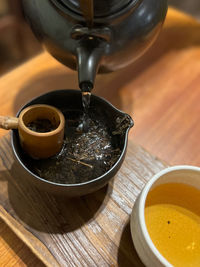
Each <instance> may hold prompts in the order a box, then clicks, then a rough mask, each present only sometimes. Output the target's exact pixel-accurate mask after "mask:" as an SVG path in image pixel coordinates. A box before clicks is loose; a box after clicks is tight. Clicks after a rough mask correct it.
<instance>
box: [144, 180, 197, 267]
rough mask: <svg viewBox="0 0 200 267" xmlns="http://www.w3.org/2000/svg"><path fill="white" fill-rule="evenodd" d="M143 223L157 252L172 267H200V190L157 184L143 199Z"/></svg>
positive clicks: (173, 184)
mask: <svg viewBox="0 0 200 267" xmlns="http://www.w3.org/2000/svg"><path fill="white" fill-rule="evenodd" d="M145 221H146V226H147V230H148V232H149V235H150V237H151V239H152V241H153V243H154V245H155V246H156V248H157V249H158V250H159V252H160V253H161V254H162V255H163V256H164V257H165V258H166V259H167V260H168V261H169V262H170V263H171V264H172V265H174V266H180V267H184V266H187V267H189V266H191V267H197V266H200V190H197V189H196V188H194V187H192V186H188V185H185V184H178V183H170V184H164V185H159V186H157V187H156V188H154V189H153V190H152V191H151V192H150V193H149V194H148V197H147V200H146V207H145Z"/></svg>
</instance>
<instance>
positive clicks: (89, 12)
mask: <svg viewBox="0 0 200 267" xmlns="http://www.w3.org/2000/svg"><path fill="white" fill-rule="evenodd" d="M79 1H80V7H81V10H82V12H83V16H84V18H85V20H86V23H87V26H88V28H92V26H93V20H94V3H93V0H79Z"/></svg>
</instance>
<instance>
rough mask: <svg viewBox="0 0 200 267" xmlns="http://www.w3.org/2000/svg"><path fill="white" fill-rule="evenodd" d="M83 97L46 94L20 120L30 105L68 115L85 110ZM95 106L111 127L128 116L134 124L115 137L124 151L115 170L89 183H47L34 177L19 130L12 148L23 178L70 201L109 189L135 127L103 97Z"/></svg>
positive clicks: (95, 98)
mask: <svg viewBox="0 0 200 267" xmlns="http://www.w3.org/2000/svg"><path fill="white" fill-rule="evenodd" d="M81 97H82V96H81V92H80V91H79V90H56V91H52V92H49V93H46V94H43V95H41V96H39V97H37V98H35V99H33V100H31V101H30V102H28V103H27V104H26V105H24V107H23V108H22V109H21V110H20V111H19V112H18V114H17V116H19V114H20V112H21V111H22V110H23V109H24V108H26V107H28V106H30V105H34V104H47V105H52V106H55V107H56V108H58V109H60V110H61V111H64V110H66V109H68V110H82V98H81ZM91 106H93V107H94V108H95V109H101V111H102V112H103V114H104V118H106V120H108V125H112V124H114V123H115V121H116V118H117V117H120V118H123V116H126V117H127V116H128V118H129V120H130V123H129V125H128V127H126V129H125V131H124V134H123V135H119V136H117V137H116V136H115V138H119V140H118V141H119V144H120V148H121V155H120V157H119V159H118V160H117V162H116V163H115V164H114V165H113V167H112V168H111V169H110V170H109V171H107V172H106V173H104V174H103V175H101V176H99V177H97V178H95V179H93V180H90V181H87V182H83V183H77V184H61V183H55V182H51V181H48V180H45V179H43V178H41V177H39V176H38V175H36V174H34V173H33V172H32V171H31V169H30V168H29V167H28V166H27V164H26V154H25V153H24V152H23V150H22V148H21V146H20V143H19V137H18V131H17V130H13V131H12V134H11V144H12V149H13V152H14V156H15V159H16V164H18V165H19V167H20V168H21V171H22V175H23V177H24V178H25V179H27V180H28V181H29V182H30V183H31V184H33V185H35V186H36V187H37V188H38V189H41V190H44V191H47V192H49V193H53V194H59V195H65V196H68V197H75V196H81V195H86V194H89V193H92V192H94V191H97V190H98V189H100V188H102V187H103V186H105V185H106V184H107V183H108V182H109V181H110V179H111V178H113V177H114V176H115V174H116V173H117V171H118V170H119V168H120V167H121V165H122V162H123V160H124V157H125V154H126V149H127V141H128V132H129V130H130V128H131V127H132V126H133V121H132V119H131V117H130V116H129V115H127V114H126V113H124V112H122V111H120V110H118V109H117V108H115V107H114V106H113V105H112V104H110V103H109V102H108V101H106V100H105V99H103V98H101V97H98V96H95V95H92V96H91Z"/></svg>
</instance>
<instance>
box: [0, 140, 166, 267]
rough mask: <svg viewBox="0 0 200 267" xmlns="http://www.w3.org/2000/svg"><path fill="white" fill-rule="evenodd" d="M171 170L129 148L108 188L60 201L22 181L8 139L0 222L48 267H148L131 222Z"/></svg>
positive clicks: (3, 145) (2, 148)
mask: <svg viewBox="0 0 200 267" xmlns="http://www.w3.org/2000/svg"><path fill="white" fill-rule="evenodd" d="M165 167H166V164H164V163H163V162H161V161H159V160H158V159H157V158H155V157H154V156H152V155H150V154H149V153H148V152H146V151H145V150H144V149H143V148H141V147H139V146H136V145H134V144H133V143H131V142H129V145H128V151H127V155H126V159H125V161H124V163H123V165H122V167H121V169H120V171H119V172H118V174H117V175H116V176H115V178H114V179H113V180H112V181H111V182H110V183H109V185H108V186H106V187H105V188H103V189H101V190H99V191H98V192H95V193H93V194H90V195H87V196H83V197H80V198H75V199H67V198H65V197H55V196H52V195H49V194H47V193H45V192H40V191H39V190H38V189H36V188H35V187H33V186H31V185H30V184H28V183H27V182H26V177H22V175H21V174H20V169H19V168H18V167H17V165H16V164H15V162H14V158H13V155H12V149H11V145H10V138H9V135H7V136H4V137H3V138H1V140H0V218H2V219H3V220H4V221H5V222H6V223H7V224H8V226H9V227H10V228H11V229H12V230H13V231H14V232H15V233H16V234H17V235H18V236H19V237H20V238H21V239H22V240H23V241H24V242H25V243H26V244H27V245H28V247H29V248H30V249H31V250H32V251H33V252H34V253H35V254H36V255H37V256H38V257H39V258H40V259H41V260H42V262H43V263H44V264H45V265H46V266H137V267H138V266H143V265H142V263H141V261H140V260H139V258H138V256H137V254H136V252H135V250H134V246H133V243H132V239H131V233H130V225H129V217H130V214H131V210H132V207H133V204H134V201H135V199H136V197H137V196H138V194H139V193H140V191H141V189H142V188H143V186H144V185H145V183H146V182H147V181H148V180H149V179H150V178H151V177H152V175H153V174H154V173H157V172H158V171H160V170H162V169H163V168H165Z"/></svg>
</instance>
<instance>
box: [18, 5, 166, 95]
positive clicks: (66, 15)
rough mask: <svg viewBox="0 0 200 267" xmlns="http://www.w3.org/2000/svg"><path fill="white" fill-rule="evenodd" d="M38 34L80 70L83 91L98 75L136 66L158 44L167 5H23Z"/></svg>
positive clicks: (57, 54)
mask: <svg viewBox="0 0 200 267" xmlns="http://www.w3.org/2000/svg"><path fill="white" fill-rule="evenodd" d="M22 3H23V8H24V14H25V16H26V18H27V20H28V22H29V23H30V25H31V27H32V30H33V32H34V33H35V35H36V36H37V37H38V39H39V40H40V41H41V42H42V43H43V44H44V46H45V48H46V49H47V51H49V53H50V54H51V55H52V56H53V57H55V58H56V59H57V60H59V61H60V62H62V63H63V64H64V65H66V66H68V67H70V68H72V69H75V70H78V77H79V86H80V89H81V90H82V91H91V89H92V88H93V86H94V80H95V76H96V73H97V72H99V73H105V72H110V71H115V70H117V69H120V68H122V67H125V66H127V65H128V64H130V63H132V62H133V61H135V60H136V59H137V58H138V57H140V56H141V55H142V54H143V53H144V52H145V51H146V50H147V49H148V48H149V47H150V46H151V44H152V43H153V42H154V40H155V39H156V37H157V35H158V33H159V32H160V30H161V27H162V24H163V21H164V19H165V16H166V12H167V0H31V1H29V0H22Z"/></svg>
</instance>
